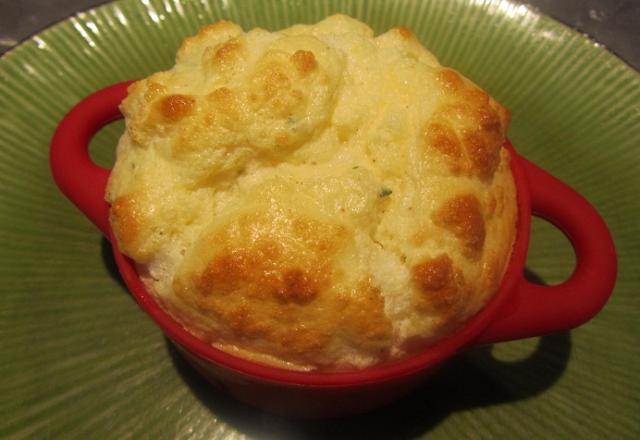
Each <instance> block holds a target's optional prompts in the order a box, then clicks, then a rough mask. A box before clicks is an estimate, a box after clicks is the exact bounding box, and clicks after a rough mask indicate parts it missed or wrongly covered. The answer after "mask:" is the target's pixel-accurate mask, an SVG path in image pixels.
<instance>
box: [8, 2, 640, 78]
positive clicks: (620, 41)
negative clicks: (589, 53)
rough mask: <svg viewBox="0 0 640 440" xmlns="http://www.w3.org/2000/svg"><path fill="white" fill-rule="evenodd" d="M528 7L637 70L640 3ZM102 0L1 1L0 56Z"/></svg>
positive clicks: (639, 49) (559, 4) (537, 3)
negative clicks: (605, 48) (599, 45)
mask: <svg viewBox="0 0 640 440" xmlns="http://www.w3.org/2000/svg"><path fill="white" fill-rule="evenodd" d="M512 1H515V2H517V3H524V4H528V5H530V6H532V7H534V8H535V9H538V10H539V11H540V12H542V13H544V14H546V15H549V16H551V17H553V18H555V19H557V20H559V21H561V22H563V23H565V24H567V25H569V26H571V27H573V28H575V29H577V30H578V31H580V32H582V33H584V34H587V35H588V36H590V37H591V38H592V39H593V40H595V41H597V42H598V43H600V44H603V45H604V46H606V47H607V48H608V49H609V50H610V51H611V52H613V53H615V54H616V55H618V56H619V57H620V58H622V59H623V60H624V61H626V62H627V63H628V64H630V65H631V66H633V67H634V68H635V69H636V70H640V0H512ZM103 3H107V1H105V0H20V1H18V0H0V53H4V52H6V51H7V50H9V49H10V48H11V47H13V46H15V45H16V44H18V43H19V42H20V41H22V40H24V39H25V38H27V37H30V36H31V35H33V34H35V33H38V32H39V31H41V30H42V29H44V28H46V27H47V26H49V25H51V24H53V23H55V22H57V21H59V20H62V19H64V18H66V17H68V16H70V15H73V14H74V13H76V12H79V11H83V10H86V9H90V8H92V7H94V6H97V5H100V4H103Z"/></svg>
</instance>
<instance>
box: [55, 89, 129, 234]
mask: <svg viewBox="0 0 640 440" xmlns="http://www.w3.org/2000/svg"><path fill="white" fill-rule="evenodd" d="M129 84H131V81H127V82H122V83H118V84H114V85H112V86H109V87H106V88H104V89H102V90H99V91H97V92H95V93H93V94H91V95H89V96H87V97H86V98H84V99H83V100H82V101H80V102H79V103H78V104H76V105H75V106H74V107H73V108H72V109H71V110H70V111H69V113H67V115H66V116H65V117H64V118H63V119H62V121H61V122H60V124H59V125H58V127H57V129H56V131H55V133H54V135H53V138H52V139H51V149H50V151H49V163H50V166H51V173H52V174H53V178H54V180H55V182H56V184H57V185H58V187H59V188H60V190H61V191H62V192H63V193H64V194H65V195H66V196H67V197H68V198H69V199H70V200H71V201H72V202H73V203H74V204H75V205H76V206H77V207H78V208H79V209H80V210H81V211H82V212H83V213H84V214H85V215H86V216H87V217H88V218H89V220H91V221H92V222H93V223H94V224H95V225H96V226H97V227H98V228H99V229H100V231H102V233H103V234H104V235H105V236H107V237H108V236H109V219H108V216H109V207H108V205H107V202H106V201H105V200H104V192H105V188H106V185H107V179H108V177H109V172H110V170H108V169H105V168H102V167H100V166H98V165H96V164H95V163H93V161H92V160H91V158H90V157H89V143H90V142H91V139H92V138H93V136H94V135H95V134H96V133H97V132H98V131H99V130H100V129H101V128H102V127H104V126H105V125H107V124H108V123H109V122H111V121H114V120H116V119H119V118H121V117H122V114H121V113H120V110H119V105H120V102H122V100H123V99H124V98H125V97H126V96H127V87H128V86H129Z"/></svg>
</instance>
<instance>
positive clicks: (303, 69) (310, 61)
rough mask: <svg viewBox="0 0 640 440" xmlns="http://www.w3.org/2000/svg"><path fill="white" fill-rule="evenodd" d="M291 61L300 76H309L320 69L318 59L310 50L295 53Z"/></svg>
mask: <svg viewBox="0 0 640 440" xmlns="http://www.w3.org/2000/svg"><path fill="white" fill-rule="evenodd" d="M291 61H293V64H294V65H295V66H296V69H297V70H298V73H299V74H300V75H308V74H309V73H311V72H313V71H314V70H315V69H316V67H318V63H317V61H316V57H315V56H314V55H313V52H312V51H310V50H297V51H295V53H294V54H293V55H291Z"/></svg>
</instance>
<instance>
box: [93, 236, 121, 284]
mask: <svg viewBox="0 0 640 440" xmlns="http://www.w3.org/2000/svg"><path fill="white" fill-rule="evenodd" d="M100 255H101V257H102V262H103V263H104V267H105V268H106V269H107V272H109V275H111V278H113V279H114V280H115V281H117V282H118V284H119V285H120V286H121V287H122V288H123V289H125V290H127V286H126V284H125V283H124V280H123V279H122V277H121V276H120V271H119V270H118V265H117V264H116V260H115V258H113V248H112V247H111V242H110V241H109V240H107V239H106V238H105V237H102V239H101V240H100ZM127 291H128V290H127Z"/></svg>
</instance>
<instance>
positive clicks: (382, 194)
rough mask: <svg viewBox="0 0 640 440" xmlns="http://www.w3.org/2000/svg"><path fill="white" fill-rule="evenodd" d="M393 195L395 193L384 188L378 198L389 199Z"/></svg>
mask: <svg viewBox="0 0 640 440" xmlns="http://www.w3.org/2000/svg"><path fill="white" fill-rule="evenodd" d="M391 193H393V191H391V190H390V189H389V188H382V189H381V190H380V193H378V197H387V196H390V195H391Z"/></svg>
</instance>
